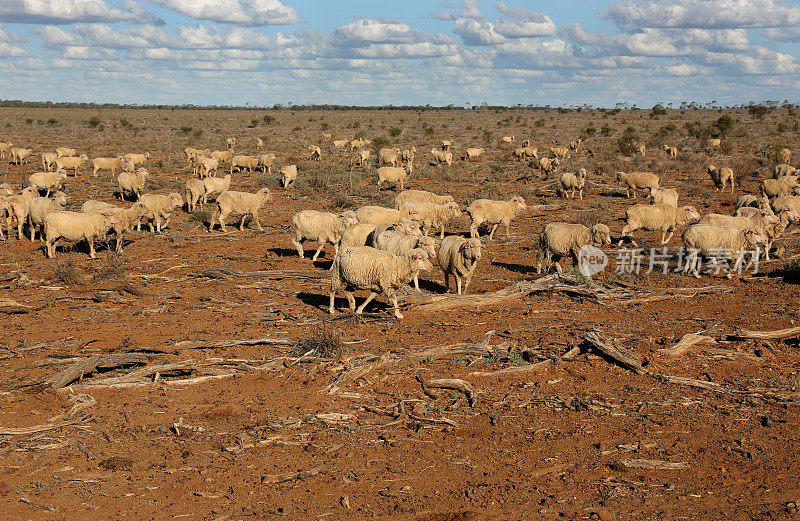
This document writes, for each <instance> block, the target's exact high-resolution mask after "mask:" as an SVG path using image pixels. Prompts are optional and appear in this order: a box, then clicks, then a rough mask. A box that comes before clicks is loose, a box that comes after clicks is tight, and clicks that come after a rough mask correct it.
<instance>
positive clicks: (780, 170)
mask: <svg viewBox="0 0 800 521" xmlns="http://www.w3.org/2000/svg"><path fill="white" fill-rule="evenodd" d="M785 175H797V169H796V168H795V167H793V166H792V165H787V164H781V165H778V166H776V167H775V169H774V170H773V171H772V178H773V179H780V178H781V177H783V176H785Z"/></svg>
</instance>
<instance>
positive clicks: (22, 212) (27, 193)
mask: <svg viewBox="0 0 800 521" xmlns="http://www.w3.org/2000/svg"><path fill="white" fill-rule="evenodd" d="M38 195H39V192H38V190H37V189H36V187H35V186H28V187H27V188H25V189H24V190H22V192H20V193H19V194H16V195H12V196H10V197H8V198H7V199H6V200H5V205H4V206H5V209H6V213H7V217H6V227H7V228H8V229H9V237H10V236H11V221H13V220H16V221H17V238H19V239H22V225H23V224H24V223H25V222H27V220H28V210H29V209H30V202H31V200H32V199H33V198H34V197H37V196H38Z"/></svg>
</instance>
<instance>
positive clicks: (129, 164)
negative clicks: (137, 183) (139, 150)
mask: <svg viewBox="0 0 800 521" xmlns="http://www.w3.org/2000/svg"><path fill="white" fill-rule="evenodd" d="M118 157H119V160H120V165H121V166H122V171H123V172H134V171H136V163H134V162H133V161H132V160H131V158H129V157H125V156H118Z"/></svg>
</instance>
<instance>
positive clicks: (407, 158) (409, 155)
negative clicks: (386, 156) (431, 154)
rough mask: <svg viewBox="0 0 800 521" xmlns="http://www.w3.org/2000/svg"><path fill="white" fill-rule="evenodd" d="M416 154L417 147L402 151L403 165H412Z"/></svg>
mask: <svg viewBox="0 0 800 521" xmlns="http://www.w3.org/2000/svg"><path fill="white" fill-rule="evenodd" d="M416 153H417V147H411V149H410V150H403V153H402V154H401V159H402V160H403V163H413V162H414V156H415V155H416Z"/></svg>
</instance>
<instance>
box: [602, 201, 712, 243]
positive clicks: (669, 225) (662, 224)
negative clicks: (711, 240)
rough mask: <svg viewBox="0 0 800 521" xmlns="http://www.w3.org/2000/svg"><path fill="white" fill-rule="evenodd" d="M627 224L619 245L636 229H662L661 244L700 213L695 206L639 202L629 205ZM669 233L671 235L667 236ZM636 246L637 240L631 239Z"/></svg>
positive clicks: (698, 216) (626, 212) (623, 229)
mask: <svg viewBox="0 0 800 521" xmlns="http://www.w3.org/2000/svg"><path fill="white" fill-rule="evenodd" d="M625 215H626V220H625V226H624V227H623V228H622V234H621V236H620V238H619V243H618V244H617V245H618V246H619V245H620V244H622V240H623V238H625V237H630V236H631V235H630V234H631V233H632V232H634V231H636V230H648V231H657V230H661V244H662V245H663V244H667V243H668V242H669V241H670V239H672V236H673V235H674V233H675V229H676V228H678V227H679V226H686V225H687V224H689V223H691V222H694V221H696V220H697V219H699V218H700V214H699V213H697V210H696V209H695V208H694V206H683V207H680V208H679V207H677V206H672V205H668V204H654V205H647V204H637V205H634V206H631V207H629V208H628V209H627V210H626V211H625ZM667 233H669V237H667ZM631 242H632V243H633V245H634V246H636V247H638V244H636V241H634V240H631Z"/></svg>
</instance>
